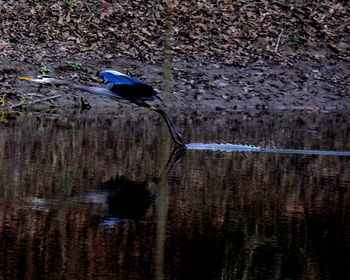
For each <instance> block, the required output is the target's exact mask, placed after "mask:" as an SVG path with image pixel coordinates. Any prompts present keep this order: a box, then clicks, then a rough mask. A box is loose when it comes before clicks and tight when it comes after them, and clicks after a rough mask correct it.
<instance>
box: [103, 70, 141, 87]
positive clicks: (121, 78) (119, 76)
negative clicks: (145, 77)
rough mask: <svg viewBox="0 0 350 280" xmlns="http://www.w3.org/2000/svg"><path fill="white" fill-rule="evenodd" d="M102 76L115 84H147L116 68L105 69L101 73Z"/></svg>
mask: <svg viewBox="0 0 350 280" xmlns="http://www.w3.org/2000/svg"><path fill="white" fill-rule="evenodd" d="M99 75H100V77H102V78H103V79H104V80H105V81H107V82H110V83H112V84H115V85H130V86H133V85H136V84H145V83H144V82H142V81H140V80H138V79H136V78H133V77H130V76H127V75H125V74H123V73H120V72H118V71H114V70H104V71H101V72H100V73H99Z"/></svg>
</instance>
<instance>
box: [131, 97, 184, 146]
mask: <svg viewBox="0 0 350 280" xmlns="http://www.w3.org/2000/svg"><path fill="white" fill-rule="evenodd" d="M136 104H137V105H139V106H142V107H146V108H148V109H151V110H153V111H155V112H157V113H158V114H160V115H161V116H162V117H163V119H164V120H165V123H166V124H167V126H168V129H169V132H170V135H171V137H172V138H173V140H174V142H175V143H176V144H178V145H179V146H180V147H182V148H185V149H186V144H185V141H184V140H183V139H182V136H181V135H180V133H179V132H178V131H177V130H176V128H175V126H174V125H173V123H172V122H171V120H170V119H169V117H168V115H167V114H166V113H165V112H164V111H163V110H161V109H159V108H156V107H154V106H152V105H150V104H147V103H146V102H144V101H140V102H137V103H136Z"/></svg>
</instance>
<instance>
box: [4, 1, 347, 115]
mask: <svg viewBox="0 0 350 280" xmlns="http://www.w3.org/2000/svg"><path fill="white" fill-rule="evenodd" d="M172 3H173V7H170V8H169V7H167V6H166V5H164V3H160V2H157V3H153V4H152V3H148V2H147V3H146V2H144V1H131V2H128V1H124V2H123V3H121V2H118V1H95V0H89V1H58V2H57V1H52V0H47V1H26V2H25V3H20V2H18V1H13V0H9V1H5V2H3V1H0V12H1V13H0V35H1V36H0V98H1V100H0V103H1V104H2V107H3V108H7V107H12V106H13V105H15V104H20V103H23V105H22V108H24V109H25V108H33V105H32V106H28V103H31V102H36V101H38V100H42V99H43V98H46V97H48V96H56V95H60V97H59V98H58V99H57V100H56V99H55V100H51V101H50V102H41V103H36V105H35V107H36V108H41V107H50V106H51V107H52V106H61V107H62V106H63V107H65V108H69V107H70V106H73V107H76V106H82V104H83V103H82V102H81V98H83V100H84V102H87V103H88V104H90V105H91V106H93V107H98V108H100V107H104V108H110V109H112V110H113V108H116V106H119V107H117V108H123V106H124V105H118V104H116V102H110V101H108V100H105V99H104V98H99V97H94V96H89V95H86V94H84V93H79V92H73V91H72V90H69V89H65V88H61V87H54V86H45V87H43V88H41V89H38V86H37V85H35V84H33V83H29V82H26V81H21V80H18V79H17V78H18V77H19V76H25V75H32V76H35V75H38V74H40V73H39V72H40V70H41V72H42V70H43V69H45V70H47V73H48V74H49V75H51V76H54V77H60V78H64V79H68V80H72V81H75V82H78V83H83V84H89V85H96V84H98V83H101V82H102V81H100V80H99V79H98V78H97V77H96V75H95V74H96V72H97V71H100V70H103V69H115V70H118V71H121V72H125V73H127V74H130V75H132V76H134V77H137V78H139V79H141V80H144V81H145V82H147V83H149V84H151V85H152V86H154V87H155V88H156V89H159V90H162V85H163V74H164V68H163V66H162V65H163V60H164V51H163V50H164V46H168V47H169V45H170V49H171V50H172V52H171V56H172V62H171V63H170V64H169V65H168V66H170V67H171V69H172V86H173V87H172V94H171V96H169V97H163V99H165V101H166V103H167V105H168V107H173V108H178V109H181V110H186V109H194V110H210V111H244V110H252V109H253V110H275V109H297V110H311V111H349V110H350V62H349V61H350V60H349V57H350V55H349V53H350V36H349V34H350V25H349V24H348V22H349V21H348V20H349V14H350V7H349V6H348V5H347V4H346V3H343V2H341V1H339V3H338V2H337V1H328V0H327V1H323V2H322V3H316V2H315V3H312V4H310V3H308V2H307V1H288V3H287V4H286V3H284V2H283V1H281V2H279V1H273V2H271V1H263V0H262V1H236V2H231V1H214V2H211V1H195V2H193V3H192V4H191V3H187V2H186V3H182V2H181V3H180V2H177V1H175V0H174V1H172ZM189 27H190V28H189ZM71 62H74V63H75V66H79V67H78V68H80V69H75V70H74V69H73V68H74V67H72V63H71ZM15 108H17V109H20V107H19V106H18V107H15Z"/></svg>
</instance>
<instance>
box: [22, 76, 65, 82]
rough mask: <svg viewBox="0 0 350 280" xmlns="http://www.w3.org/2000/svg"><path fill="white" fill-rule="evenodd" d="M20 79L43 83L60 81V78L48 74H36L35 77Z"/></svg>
mask: <svg viewBox="0 0 350 280" xmlns="http://www.w3.org/2000/svg"><path fill="white" fill-rule="evenodd" d="M19 79H21V80H27V81H32V82H36V83H41V84H57V83H59V81H60V80H58V79H56V78H53V77H51V76H47V75H42V76H36V77H35V78H31V77H19Z"/></svg>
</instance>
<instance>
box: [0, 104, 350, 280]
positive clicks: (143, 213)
mask: <svg viewBox="0 0 350 280" xmlns="http://www.w3.org/2000/svg"><path fill="white" fill-rule="evenodd" d="M157 117H158V116H154V115H151V114H149V115H147V113H144V112H143V111H142V112H141V111H138V112H130V113H125V114H121V115H108V114H104V115H103V114H101V115H94V114H92V113H91V114H90V113H85V114H72V115H68V116H66V115H65V116H63V115H59V114H58V115H55V114H50V115H43V114H37V115H36V114H30V115H21V116H19V117H18V118H17V119H15V120H7V121H5V122H2V123H1V124H0V128H1V130H0V131H1V138H0V158H1V166H0V183H1V184H0V201H1V205H0V279H349V278H350V267H349V260H350V251H349V249H350V248H349V246H350V196H349V185H350V157H349V156H346V155H329V154H317V153H316V154H312V153H301V154H299V153H279V152H274V153H270V152H263V153H262V152H257V151H254V150H252V151H249V150H248V151H245V150H243V151H232V150H229V151H218V150H215V149H211V150H206V149H189V150H188V151H186V152H185V153H182V152H181V151H174V152H173V153H172V149H171V145H172V144H171V141H170V139H169V137H168V135H167V130H166V128H165V126H164V125H162V124H161V120H160V119H158V118H157ZM176 122H177V126H178V127H179V129H180V130H181V131H183V135H184V136H186V139H187V140H188V142H190V143H206V144H208V143H231V144H242V145H253V146H256V147H264V148H266V149H270V150H271V149H275V148H276V147H277V148H283V149H292V150H294V149H298V150H317V151H323V150H327V151H350V125H349V124H348V116H347V115H333V114H320V115H318V114H301V113H297V112H291V113H281V114H273V115H261V116H258V115H250V114H233V115H230V114H225V113H217V114H212V115H209V116H208V114H207V113H205V114H201V113H192V114H191V113H187V114H185V115H181V116H178V117H177V118H176ZM215 145H216V144H215ZM195 147H196V146H195ZM192 148H193V147H192ZM197 148H198V146H197Z"/></svg>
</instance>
